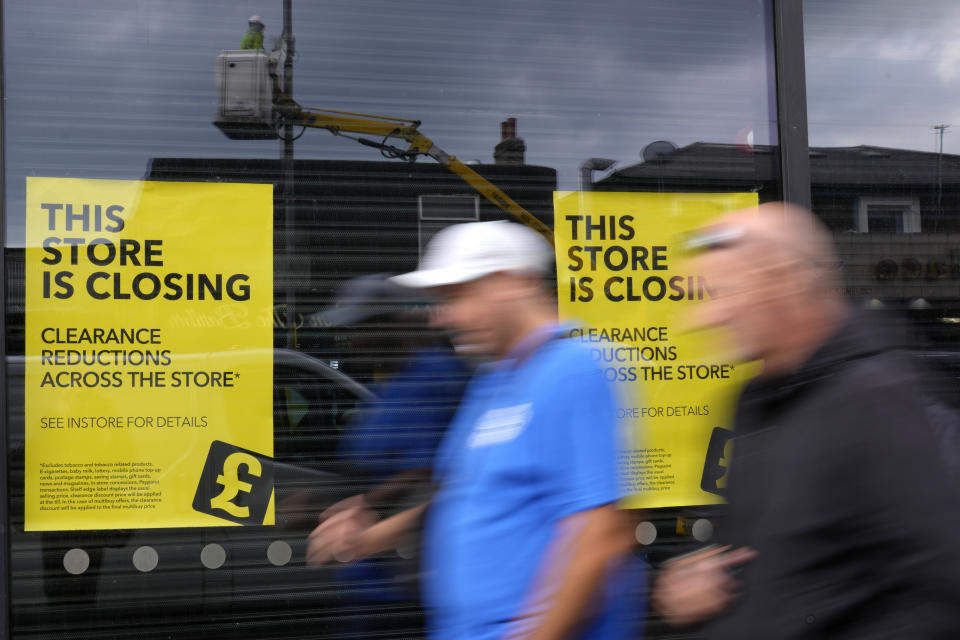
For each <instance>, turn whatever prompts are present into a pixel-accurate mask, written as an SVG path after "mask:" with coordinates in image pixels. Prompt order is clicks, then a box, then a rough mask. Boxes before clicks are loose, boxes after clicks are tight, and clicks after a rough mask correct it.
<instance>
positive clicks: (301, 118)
mask: <svg viewBox="0 0 960 640" xmlns="http://www.w3.org/2000/svg"><path fill="white" fill-rule="evenodd" d="M276 111H277V113H278V114H279V117H280V121H279V123H277V128H278V129H279V128H280V127H282V126H284V125H287V124H292V125H295V126H302V127H311V128H314V129H326V130H327V131H329V132H330V133H332V134H334V135H338V136H345V137H348V138H352V139H353V140H356V141H357V142H359V143H360V144H363V145H366V146H369V147H374V148H377V149H380V150H381V152H383V153H384V154H385V155H387V156H388V157H391V158H403V159H405V160H413V159H415V158H416V157H417V156H420V155H424V156H429V157H431V158H433V159H434V160H436V161H437V162H439V163H440V164H441V165H443V166H444V167H446V168H447V169H449V170H450V171H452V172H453V173H455V174H456V175H458V176H459V177H460V178H461V179H462V180H463V181H464V182H466V183H467V184H469V185H470V186H471V187H473V189H474V190H476V191H477V193H479V194H480V195H482V196H483V197H484V198H486V199H487V200H489V201H490V202H492V203H493V204H495V205H496V206H498V207H500V208H501V209H503V210H504V211H506V212H508V213H509V214H510V215H512V216H513V217H514V218H516V219H517V220H518V221H520V222H521V223H523V224H525V225H527V226H528V227H530V228H532V229H534V230H535V231H537V232H539V233H540V234H541V235H543V237H544V238H546V239H547V241H548V242H550V244H553V231H552V230H551V229H550V227H548V226H547V225H545V224H544V223H543V222H541V221H540V220H538V219H537V218H536V217H534V216H533V214H531V213H530V212H529V211H527V210H526V209H524V208H523V207H521V206H520V205H519V204H517V202H516V201H515V200H514V199H513V198H511V197H510V196H508V195H507V194H506V193H504V192H503V190H502V189H500V188H499V187H497V186H496V185H494V184H493V183H492V182H490V181H489V180H487V179H486V178H484V177H483V176H481V175H480V174H479V173H477V172H476V171H474V170H473V169H472V168H470V166H469V165H467V164H464V163H463V162H461V161H460V160H458V159H457V157H456V156H452V155H450V154H448V153H447V152H445V151H444V150H443V149H441V148H440V147H438V146H437V145H436V144H434V142H433V140H431V139H430V138H428V137H426V136H425V135H423V134H422V133H420V131H419V129H418V127H419V126H420V121H419V120H404V119H400V118H389V117H386V116H376V115H371V114H366V113H353V112H349V111H336V110H332V109H314V108H307V107H301V106H300V105H299V104H297V103H296V102H293V101H292V100H283V99H281V100H280V101H278V103H277V105H276ZM346 134H359V135H370V136H377V137H379V138H380V141H377V140H370V139H367V138H356V137H353V136H351V135H346ZM389 139H397V140H403V141H405V142H406V143H407V144H408V146H407V147H406V148H399V147H395V146H392V145H390V144H387V142H386V141H387V140H389Z"/></svg>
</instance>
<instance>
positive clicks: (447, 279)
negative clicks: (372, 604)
mask: <svg viewBox="0 0 960 640" xmlns="http://www.w3.org/2000/svg"><path fill="white" fill-rule="evenodd" d="M552 264H553V252H552V250H551V248H550V246H549V245H548V244H547V243H546V242H544V240H543V239H542V238H541V237H540V236H539V235H538V234H537V233H535V232H534V231H531V230H530V229H528V228H526V227H523V226H520V225H517V224H513V223H508V222H481V223H472V224H463V225H456V226H453V227H449V228H447V229H445V230H443V231H441V232H440V233H438V234H437V235H436V236H435V237H434V239H433V241H432V242H431V243H430V244H429V246H428V247H427V251H426V255H425V256H424V258H423V260H422V261H421V264H420V268H419V269H417V270H416V271H413V272H411V273H407V274H403V275H401V276H396V278H395V280H396V281H397V282H398V283H400V284H403V285H406V286H411V287H417V288H422V289H427V290H429V291H430V292H431V293H433V294H435V295H436V296H437V297H438V298H439V304H438V307H437V310H436V312H435V322H436V323H437V324H438V325H441V326H443V327H445V328H447V329H448V330H450V331H451V332H452V334H453V340H454V343H455V344H456V345H457V347H458V349H460V350H462V351H465V352H471V353H474V354H478V355H479V354H485V355H487V356H488V357H492V358H494V359H495V360H494V361H493V362H491V363H489V364H487V365H485V366H484V367H482V368H481V369H480V370H479V371H478V373H477V375H476V377H475V378H474V380H473V381H472V382H471V384H470V387H469V388H468V390H467V392H466V395H465V397H464V401H463V403H462V405H461V407H460V410H459V411H458V413H457V416H456V417H455V418H454V421H453V423H452V424H451V426H450V428H449V429H448V431H447V435H446V436H445V440H444V442H443V444H442V445H441V447H440V450H439V452H438V454H437V458H436V462H435V468H434V481H435V483H436V486H437V489H436V492H435V494H434V496H433V499H432V500H431V502H430V504H429V505H424V506H422V507H419V508H416V509H412V510H409V511H407V512H403V513H401V514H399V515H397V516H394V517H392V518H389V519H387V520H383V521H381V522H378V523H376V524H373V525H372V526H370V524H371V518H370V516H369V514H362V513H359V512H354V513H343V514H340V515H339V516H338V517H336V518H331V519H330V520H328V521H327V522H326V523H324V524H323V525H321V526H320V527H318V529H317V530H316V531H314V533H313V535H312V536H311V541H310V545H309V549H308V560H309V561H310V562H314V563H319V562H325V561H327V560H328V559H329V558H331V557H334V558H337V559H339V560H346V559H350V558H352V557H357V556H360V555H367V554H372V553H379V552H382V551H385V550H389V549H391V548H393V547H394V545H395V543H396V541H397V539H398V537H399V536H400V535H401V534H402V533H403V532H404V531H406V530H408V529H409V528H411V527H414V526H415V525H416V523H417V521H418V520H419V518H420V516H421V515H423V514H424V512H426V515H425V530H424V538H423V541H424V543H423V553H424V569H425V571H424V579H423V582H424V597H425V600H426V604H427V605H428V607H429V611H430V615H431V618H432V624H431V627H432V631H433V633H432V636H433V637H435V638H444V639H446V638H449V639H451V640H452V639H463V638H469V639H472V640H473V639H480V640H486V639H489V640H493V639H495V638H496V639H499V638H536V639H541V638H543V639H546V638H605V639H606V638H620V637H623V638H627V637H634V636H633V634H634V633H635V632H636V628H635V627H634V626H632V624H631V623H632V621H633V620H634V619H635V618H636V617H637V616H636V612H637V611H639V610H640V607H638V604H637V600H636V597H637V594H636V593H635V591H636V586H637V582H638V581H637V580H636V578H637V577H638V576H637V574H636V571H635V568H634V563H631V562H628V561H627V560H628V558H629V557H630V554H629V552H630V549H631V547H632V543H633V532H632V526H631V523H630V521H629V519H628V518H627V517H626V516H625V515H624V514H623V513H622V512H620V511H618V510H617V508H616V506H615V502H616V501H617V500H618V499H619V498H620V497H621V489H620V487H619V486H618V482H617V478H616V466H615V465H616V462H615V457H616V451H617V447H616V440H617V438H616V434H615V421H616V402H615V399H614V393H613V390H612V389H611V387H610V386H609V384H608V383H607V382H606V381H605V379H604V377H603V372H602V370H601V369H600V368H599V367H598V366H597V365H596V364H595V363H594V362H593V361H592V359H591V358H590V356H589V353H588V352H587V351H586V350H585V349H583V348H582V347H581V346H580V345H579V343H576V342H574V341H572V340H567V339H564V333H565V331H564V329H563V328H562V327H560V326H558V325H557V321H556V302H555V301H554V299H553V298H552V296H551V295H550V293H549V292H548V290H547V288H546V286H545V285H546V282H547V278H548V277H549V275H550V273H551V270H552Z"/></svg>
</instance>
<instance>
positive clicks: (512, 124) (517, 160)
mask: <svg viewBox="0 0 960 640" xmlns="http://www.w3.org/2000/svg"><path fill="white" fill-rule="evenodd" d="M526 151H527V144H526V143H525V142H524V141H523V140H522V139H521V138H518V137H517V119H516V118H507V119H506V120H504V121H503V122H501V123H500V142H498V143H497V146H495V147H494V148H493V162H494V164H513V165H520V164H523V163H524V155H525V154H526Z"/></svg>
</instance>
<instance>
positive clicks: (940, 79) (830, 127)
mask: <svg viewBox="0 0 960 640" xmlns="http://www.w3.org/2000/svg"><path fill="white" fill-rule="evenodd" d="M958 24H960V12H958V8H957V6H956V5H955V3H952V2H948V1H945V0H923V1H921V2H918V3H913V4H911V5H910V6H906V5H903V4H901V3H897V2H887V1H883V2H842V3H838V2H828V1H823V0H807V1H805V2H804V28H805V36H806V45H805V49H806V65H807V83H808V88H807V96H808V103H809V107H808V110H809V120H810V122H809V127H810V169H811V176H812V178H811V179H812V185H811V188H812V196H813V208H814V210H815V211H816V213H817V214H818V215H820V217H821V218H823V219H824V220H825V221H826V222H827V224H828V225H829V226H830V227H831V229H833V230H834V231H835V232H836V234H837V236H836V237H837V242H838V245H839V247H840V250H841V254H842V255H841V259H842V262H843V264H844V270H845V276H846V286H847V288H848V290H849V293H850V294H851V295H852V296H853V297H854V298H855V299H857V300H858V301H859V303H860V304H862V305H864V306H866V307H868V308H870V309H874V310H883V312H884V313H886V314H887V315H890V316H892V317H894V318H903V317H907V318H910V319H912V320H913V321H914V322H913V331H914V332H917V333H919V334H920V340H919V342H920V343H924V344H926V345H927V348H928V349H930V350H932V351H933V352H934V353H938V354H940V356H936V357H935V356H931V357H929V358H928V360H929V361H931V362H933V361H938V362H942V363H944V366H946V367H947V368H948V370H949V368H950V367H951V366H952V365H949V364H947V363H949V362H950V361H952V359H953V356H952V355H951V354H952V353H953V352H954V351H955V350H956V349H957V347H958V346H960V342H958V339H960V334H958V332H957V325H956V318H957V315H958V313H957V309H958V307H960V304H958V303H960V300H958V297H957V293H958V291H957V284H956V283H957V280H956V279H957V278H958V277H960V270H958V269H957V268H956V262H957V255H956V254H957V250H956V244H957V242H956V240H957V236H956V233H957V232H958V230H960V209H958V202H960V200H958V197H960V193H958V191H957V188H956V184H957V178H958V171H960V156H958V155H957V144H958V143H957V139H956V137H955V136H954V131H955V127H954V126H953V125H952V124H951V123H952V122H953V117H954V116H955V115H956V114H955V109H954V105H955V104H956V102H957V99H958V97H960V79H958V76H957V73H956V68H957V65H956V58H957V46H956V38H955V35H956V27H957V25H958ZM953 375H954V374H951V379H952V378H953ZM943 386H944V387H945V388H946V387H947V386H951V385H947V384H946V383H945V384H944V385H943ZM952 386H953V387H954V388H955V385H952ZM947 395H948V396H950V397H953V396H955V394H954V392H953V390H948V393H947ZM952 399H953V400H954V401H955V400H956V398H955V397H953V398H952Z"/></svg>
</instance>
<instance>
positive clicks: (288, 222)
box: [280, 0, 297, 349]
mask: <svg viewBox="0 0 960 640" xmlns="http://www.w3.org/2000/svg"><path fill="white" fill-rule="evenodd" d="M292 4H293V0H283V33H282V34H281V36H280V37H281V39H282V42H283V45H282V46H283V48H284V56H283V93H284V94H285V95H286V96H287V98H288V99H291V100H292V99H293V54H294V47H295V45H294V43H295V39H294V37H293V16H292V13H293V7H292ZM293 129H294V128H293V125H291V124H285V125H284V127H283V160H282V162H281V170H282V173H283V183H282V185H283V186H282V188H281V190H282V193H283V235H284V253H285V255H284V258H283V260H282V261H281V264H283V265H284V271H285V273H284V274H283V276H282V277H283V280H282V281H284V282H285V288H286V297H285V301H286V307H287V314H286V315H287V319H286V322H287V347H288V348H290V349H294V348H296V346H297V310H296V306H297V304H296V303H297V297H296V291H295V290H294V285H295V279H294V277H293V256H294V255H295V252H294V246H293V240H294V231H295V227H296V225H295V224H294V195H295V192H294V179H295V177H296V176H295V174H294V165H293V161H294V157H293V142H294V135H293Z"/></svg>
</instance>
